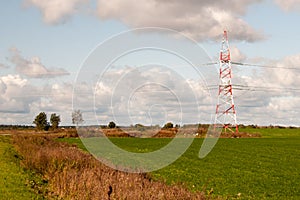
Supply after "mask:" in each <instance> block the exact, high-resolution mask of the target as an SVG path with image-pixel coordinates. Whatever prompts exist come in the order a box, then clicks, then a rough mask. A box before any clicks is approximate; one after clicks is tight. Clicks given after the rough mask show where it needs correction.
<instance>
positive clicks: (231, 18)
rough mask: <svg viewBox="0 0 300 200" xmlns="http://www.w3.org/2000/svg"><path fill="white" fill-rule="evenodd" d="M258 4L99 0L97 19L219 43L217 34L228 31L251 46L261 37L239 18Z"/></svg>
mask: <svg viewBox="0 0 300 200" xmlns="http://www.w3.org/2000/svg"><path fill="white" fill-rule="evenodd" d="M258 2H260V0H247V1H236V0H231V1H225V0H222V1H208V0H205V1H194V0H189V1H179V0H175V1H158V0H141V1H138V2H136V1H134V0H127V1H122V0H111V1H105V0H98V15H99V17H100V18H102V19H117V20H121V21H122V22H124V23H125V24H127V25H129V26H130V27H145V26H154V27H157V26H158V27H166V28H171V29H175V30H178V31H180V32H183V33H185V34H187V35H189V36H191V37H193V38H194V39H197V40H206V39H219V37H220V33H222V31H223V30H224V29H227V30H228V31H229V32H230V35H231V39H235V40H244V41H248V42H254V41H257V40H261V39H263V38H264V36H263V34H262V33H261V32H260V31H257V30H255V29H254V28H252V27H251V26H250V25H249V24H247V23H246V22H245V21H244V20H243V19H242V18H241V16H242V15H244V14H245V13H246V10H247V7H248V6H249V5H251V4H254V3H258Z"/></svg>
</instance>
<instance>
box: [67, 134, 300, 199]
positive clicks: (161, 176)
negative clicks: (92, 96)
mask: <svg viewBox="0 0 300 200" xmlns="http://www.w3.org/2000/svg"><path fill="white" fill-rule="evenodd" d="M245 130H246V129H244V130H243V131H245ZM247 131H248V132H253V133H254V132H255V133H258V132H259V133H261V134H262V138H240V139H232V138H221V139H219V141H218V143H217V145H216V146H215V148H214V149H213V150H212V152H211V153H210V154H209V155H208V156H207V157H205V158H204V159H199V158H198V152H199V149H200V146H201V144H202V142H203V139H201V138H197V139H195V140H194V142H193V144H192V145H191V146H190V148H189V149H188V150H187V151H186V152H185V154H184V155H183V156H182V157H180V158H179V159H178V160H177V161H176V162H174V163H173V164H171V165H169V166H168V167H165V168H163V169H161V170H158V171H155V172H152V173H151V176H152V177H153V178H154V179H156V180H164V181H165V182H166V183H168V184H172V183H178V182H180V183H183V184H184V185H186V187H188V188H189V189H190V190H193V191H205V192H206V193H207V194H209V195H211V196H221V197H224V198H230V199H232V198H240V199H299V198H300V189H299V188H300V183H299V180H300V173H299V172H300V171H299V168H300V157H299V155H300V148H299V144H300V135H299V129H249V128H247ZM284 133H287V134H284ZM64 141H68V142H71V143H77V144H78V145H79V147H81V148H84V146H83V145H82V144H81V143H80V140H78V139H64ZM111 141H112V142H113V143H115V144H116V145H118V146H119V147H121V148H123V149H125V150H128V151H132V152H149V151H153V150H155V149H157V148H159V147H160V146H164V144H167V143H168V142H169V141H170V139H169V138H159V139H157V138H155V139H154V138H146V139H145V138H144V139H141V138H111Z"/></svg>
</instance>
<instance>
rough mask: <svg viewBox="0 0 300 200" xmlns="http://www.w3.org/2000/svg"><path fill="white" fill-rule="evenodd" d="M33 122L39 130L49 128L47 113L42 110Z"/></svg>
mask: <svg viewBox="0 0 300 200" xmlns="http://www.w3.org/2000/svg"><path fill="white" fill-rule="evenodd" d="M33 123H34V124H35V125H36V128H37V129H38V130H47V129H48V128H49V123H48V122H47V115H46V113H44V112H40V113H39V114H38V115H37V116H36V117H35V119H34V121H33Z"/></svg>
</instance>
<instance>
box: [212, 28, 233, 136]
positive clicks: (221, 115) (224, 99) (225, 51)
mask: <svg viewBox="0 0 300 200" xmlns="http://www.w3.org/2000/svg"><path fill="white" fill-rule="evenodd" d="M231 78H232V70H231V61H230V50H229V44H228V37H227V31H224V34H223V40H222V47H221V51H220V76H219V79H220V80H219V93H218V102H217V107H216V116H215V124H214V125H215V128H224V129H225V132H227V131H230V132H231V133H232V134H233V136H235V134H237V133H238V125H237V120H236V111H235V107H234V101H233V93H232V84H231Z"/></svg>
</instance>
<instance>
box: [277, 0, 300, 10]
mask: <svg viewBox="0 0 300 200" xmlns="http://www.w3.org/2000/svg"><path fill="white" fill-rule="evenodd" d="M275 2H276V3H277V5H279V7H280V8H282V9H283V10H284V11H300V0H275Z"/></svg>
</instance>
